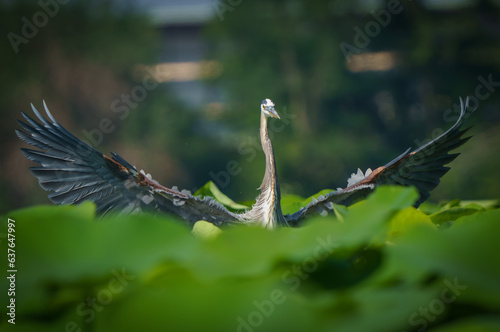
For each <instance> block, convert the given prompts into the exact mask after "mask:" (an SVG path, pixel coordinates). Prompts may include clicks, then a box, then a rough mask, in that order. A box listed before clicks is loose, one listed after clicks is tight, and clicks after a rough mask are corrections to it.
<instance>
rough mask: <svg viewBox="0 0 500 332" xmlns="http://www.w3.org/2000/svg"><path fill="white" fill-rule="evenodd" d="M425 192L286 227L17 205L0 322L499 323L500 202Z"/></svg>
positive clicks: (239, 326) (400, 193)
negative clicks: (7, 311)
mask: <svg viewBox="0 0 500 332" xmlns="http://www.w3.org/2000/svg"><path fill="white" fill-rule="evenodd" d="M207 186H208V187H206V188H209V187H211V188H212V190H211V191H212V192H217V191H216V190H214V188H215V186H214V185H213V184H208V185H207ZM215 189H216V188H215ZM416 198H417V194H416V192H415V190H414V189H412V188H401V187H380V188H378V189H377V190H376V191H375V193H374V194H372V195H371V196H369V198H368V199H367V200H366V201H363V202H360V203H358V204H355V205H353V206H351V207H349V208H344V207H337V211H338V212H339V213H338V214H337V216H338V217H337V218H335V217H326V218H322V217H318V218H314V219H312V220H309V221H308V222H307V223H306V224H305V225H304V226H302V227H300V228H282V229H278V230H276V231H269V230H265V229H261V228H256V227H249V226H234V227H226V228H223V229H218V228H217V227H215V226H213V225H211V224H208V223H206V222H203V221H200V222H198V223H197V224H196V225H195V227H194V230H193V231H192V230H190V229H188V228H187V227H186V226H185V225H184V224H182V223H179V222H176V221H175V220H173V219H171V218H168V217H159V216H150V215H138V216H114V217H108V218H105V219H102V220H96V219H95V217H94V211H95V210H94V206H93V204H91V203H84V204H81V205H79V206H57V207H55V206H35V207H31V208H26V209H21V210H17V211H13V212H11V213H9V214H8V217H9V218H12V219H13V220H15V228H14V229H15V233H14V234H15V236H16V238H15V250H16V264H17V271H18V272H17V274H16V296H15V299H16V314H17V316H16V325H15V326H14V325H10V324H8V323H7V322H6V321H5V316H4V317H3V319H2V321H3V322H2V324H1V327H2V331H10V330H12V331H13V330H16V331H19V330H26V331H31V330H37V331H43V330H47V331H48V330H50V331H52V330H54V329H58V330H63V329H65V328H66V329H67V330H73V329H75V328H76V327H78V328H81V330H82V331H91V330H92V331H114V330H125V331H137V330H146V331H148V330H157V329H158V327H160V328H162V329H168V330H172V331H197V330H199V331H201V330H203V331H207V330H208V331H234V330H237V331H283V330H292V331H332V330H334V331H403V330H406V331H410V330H420V331H423V330H424V329H425V328H432V329H431V331H477V330H480V329H482V331H483V330H484V331H498V330H499V329H500V315H499V312H500V265H499V264H498V257H497V255H498V252H499V250H500V242H499V241H498V239H497V237H498V234H499V233H500V223H499V221H500V210H499V209H498V202H485V203H483V202H474V203H468V202H457V201H455V202H452V204H448V205H443V206H431V205H426V206H424V207H423V209H421V210H420V209H415V208H413V207H412V204H413V203H414V201H415V200H416ZM289 199H290V200H291V201H292V202H288V200H289ZM297 201H298V198H297V197H288V196H285V197H283V203H284V204H283V205H287V204H289V203H291V204H295V203H297ZM226 203H229V202H226ZM305 203H306V200H303V201H302V202H300V203H299V204H300V205H303V204H305ZM231 204H232V203H231ZM424 211H425V212H424ZM1 227H2V228H1V232H2V233H4V234H6V228H7V216H5V217H4V218H3V219H2V225H1ZM191 232H193V233H194V235H193V234H192V233H191ZM6 244H7V241H6V239H5V236H4V238H3V239H2V243H1V250H2V252H6V251H7V245H6ZM0 288H1V289H3V290H5V289H7V288H8V283H7V281H6V278H2V279H1V282H0ZM0 296H1V303H4V304H5V303H7V298H6V297H7V294H6V292H4V291H2V292H1V295H0Z"/></svg>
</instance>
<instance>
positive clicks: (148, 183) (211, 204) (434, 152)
mask: <svg viewBox="0 0 500 332" xmlns="http://www.w3.org/2000/svg"><path fill="white" fill-rule="evenodd" d="M460 103H461V112H460V115H459V117H458V120H457V121H456V123H455V124H454V125H453V126H452V127H451V128H450V129H448V131H446V132H445V133H443V134H442V135H441V136H439V137H437V138H436V139H434V140H432V141H431V142H429V143H427V144H425V145H424V146H422V147H420V148H419V149H417V150H415V151H413V152H409V151H410V149H408V150H407V151H405V152H404V153H403V154H402V155H400V156H399V157H397V158H396V159H394V160H393V161H391V162H390V163H388V164H387V165H385V166H382V167H379V168H377V169H375V170H374V171H373V172H372V171H371V170H370V169H369V170H368V171H367V172H366V173H364V174H363V172H361V171H360V170H358V173H357V174H353V175H352V176H351V178H350V179H349V180H348V186H347V188H345V189H340V188H339V189H338V190H337V191H333V192H330V193H328V194H326V195H324V196H320V197H318V198H317V199H313V202H311V203H310V204H309V205H308V206H306V207H305V208H302V209H300V210H299V211H297V212H296V213H294V214H291V215H283V213H282V210H281V206H280V200H281V195H280V186H279V182H278V175H277V172H276V162H275V159H274V153H273V148H272V144H271V140H270V139H269V135H268V130H267V118H268V117H273V118H278V119H279V115H278V113H277V112H276V110H275V109H274V103H273V102H272V101H271V100H270V99H264V100H263V101H262V103H261V107H260V109H261V121H260V138H261V144H262V148H263V150H264V153H265V155H266V169H265V174H264V179H263V180H262V184H261V186H260V188H259V189H260V190H261V193H260V195H259V196H258V198H257V201H256V203H255V204H254V206H253V207H252V209H251V210H250V211H247V212H244V213H234V212H231V211H229V210H227V209H226V208H225V207H224V206H223V205H222V204H220V203H219V202H217V201H216V200H214V199H213V198H211V197H204V198H201V197H194V196H193V195H191V193H190V192H189V191H186V190H182V191H179V190H178V189H177V188H176V187H172V188H171V189H170V188H167V187H164V186H162V185H160V184H159V183H158V182H156V181H155V180H153V179H152V178H151V176H150V175H149V174H146V173H145V172H144V171H142V170H141V171H137V169H136V168H135V167H134V166H132V165H130V164H129V163H128V162H127V161H125V160H124V159H123V158H122V157H120V156H119V155H118V154H116V153H111V157H108V156H106V155H104V154H102V153H100V152H99V151H97V150H96V149H94V148H93V147H91V146H90V145H88V144H86V143H84V142H83V141H81V140H79V139H78V138H76V137H75V136H74V135H72V134H71V133H70V132H68V131H67V130H66V129H65V128H64V127H62V126H61V125H60V124H59V123H57V121H56V120H55V119H54V117H53V116H52V114H51V113H50V112H49V110H48V109H47V106H46V104H45V102H44V103H43V106H44V109H45V112H46V113H47V116H48V117H49V119H50V120H51V121H52V122H50V121H48V120H47V119H45V118H44V117H43V116H42V115H41V114H40V113H39V112H38V111H37V110H36V108H35V107H34V106H33V105H31V107H32V109H33V112H34V113H35V115H36V116H37V117H38V119H39V120H40V121H41V123H42V124H40V123H38V122H36V121H35V120H33V119H32V118H30V117H29V116H27V115H26V114H24V113H22V115H23V117H24V118H25V119H26V121H27V122H28V124H27V123H24V122H22V121H19V123H20V125H21V126H22V127H23V128H24V129H25V130H26V131H27V132H28V133H25V132H22V131H19V130H16V134H17V135H18V136H19V138H21V139H22V140H23V141H25V142H26V143H28V144H30V145H33V146H35V147H37V148H40V149H42V151H40V150H31V149H25V148H23V149H21V150H22V152H23V154H24V155H25V156H26V158H28V159H30V160H32V161H35V162H38V163H39V164H41V166H40V167H31V168H30V170H31V172H32V173H33V174H34V175H35V176H36V177H37V178H38V180H39V183H40V186H41V187H42V188H43V189H45V190H48V191H53V193H51V194H49V198H50V200H51V201H52V202H54V203H56V204H77V203H80V202H82V201H85V200H90V201H93V202H94V203H95V204H96V206H97V213H98V214H101V215H104V214H106V213H107V212H109V211H118V212H121V213H133V212H137V211H144V210H154V211H160V212H165V213H170V214H175V215H177V216H179V217H181V218H182V219H184V220H185V221H187V222H188V223H190V224H193V223H194V222H196V221H198V220H206V221H209V222H211V223H213V224H215V225H221V224H225V223H233V222H236V223H257V224H260V225H262V226H264V227H267V228H275V227H277V226H280V225H283V226H284V225H298V224H299V223H300V222H301V221H302V220H303V219H304V218H306V217H308V216H310V215H313V214H316V213H320V214H325V213H328V212H330V211H332V209H333V204H334V203H335V204H343V205H349V204H351V203H353V202H354V201H357V200H359V199H362V198H364V197H366V196H367V195H368V194H369V193H370V192H371V191H372V190H373V189H374V188H375V187H376V186H378V185H381V184H399V185H404V186H410V185H413V186H415V187H416V188H417V190H418V191H419V193H420V199H419V201H418V202H417V205H418V204H420V203H421V202H422V201H424V200H425V199H427V198H428V197H429V191H431V190H432V189H434V188H435V187H436V186H437V185H438V184H439V179H440V178H441V177H442V176H443V175H444V174H445V173H446V172H447V171H448V170H449V168H448V167H444V165H445V164H447V163H449V162H451V161H452V160H454V159H455V158H456V157H457V156H458V155H459V154H458V153H455V154H449V151H451V150H453V149H455V148H457V147H458V146H460V145H462V144H463V143H465V142H466V141H467V140H468V139H469V138H470V137H467V138H461V137H462V135H463V134H464V133H465V132H466V131H467V130H468V129H465V130H462V129H461V128H462V126H463V124H464V122H465V119H466V118H468V117H469V115H470V114H472V112H473V111H474V110H472V111H468V110H469V107H468V100H467V101H466V103H465V105H464V103H463V102H462V100H460Z"/></svg>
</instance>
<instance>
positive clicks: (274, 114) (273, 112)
mask: <svg viewBox="0 0 500 332" xmlns="http://www.w3.org/2000/svg"><path fill="white" fill-rule="evenodd" d="M267 111H268V112H269V114H271V116H272V117H273V118H276V119H281V118H280V115H279V114H278V112H276V110H275V109H274V107H269V108H268V109H267Z"/></svg>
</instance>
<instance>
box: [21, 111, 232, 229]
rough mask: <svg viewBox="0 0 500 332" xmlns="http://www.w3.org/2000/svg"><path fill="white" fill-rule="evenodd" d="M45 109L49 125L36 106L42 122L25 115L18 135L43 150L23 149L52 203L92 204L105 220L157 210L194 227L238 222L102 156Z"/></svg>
mask: <svg viewBox="0 0 500 332" xmlns="http://www.w3.org/2000/svg"><path fill="white" fill-rule="evenodd" d="M43 106H44V109H45V113H46V114H47V116H48V118H49V119H50V121H49V120H47V119H46V118H45V117H44V116H42V115H41V114H40V112H38V110H37V109H36V108H35V107H34V106H33V105H31V107H32V110H33V113H34V114H35V116H36V117H37V118H38V120H39V121H40V122H37V121H35V120H34V119H32V118H31V117H29V116H28V115H26V114H25V113H22V116H23V118H24V120H25V121H26V122H23V121H18V122H19V124H20V125H21V127H22V128H23V129H24V130H25V131H26V132H24V131H20V130H16V134H17V136H18V137H19V138H20V139H21V140H23V141H24V142H26V143H27V144H29V145H31V146H34V147H36V148H39V149H41V150H33V149H26V148H22V149H21V150H22V152H23V154H24V156H25V157H26V158H28V159H29V160H32V161H35V162H37V163H39V164H40V165H41V166H38V167H31V168H30V171H31V172H32V173H33V175H34V176H35V177H37V178H38V181H39V183H40V186H41V187H42V188H43V189H44V190H47V191H51V193H50V194H49V196H48V197H49V199H50V200H51V201H52V202H53V203H56V204H78V203H80V202H82V201H87V200H89V201H93V202H94V203H95V204H96V206H97V212H98V213H99V214H101V215H104V214H106V213H108V212H112V211H114V212H119V213H135V212H138V211H147V210H156V211H161V212H165V213H169V214H174V215H177V216H179V217H181V218H182V219H184V220H185V221H187V222H188V223H191V224H192V223H194V222H196V221H198V220H201V219H204V220H207V221H210V222H213V223H215V224H223V223H226V222H237V221H238V220H239V216H238V215H237V214H234V213H232V212H230V211H228V210H227V209H226V208H225V207H224V206H223V205H221V204H220V203H219V202H217V201H215V200H213V199H211V198H199V197H194V196H192V195H191V193H190V192H188V191H181V192H180V191H178V189H177V188H175V189H174V188H172V189H169V188H166V187H163V186H161V185H160V184H158V182H156V181H155V180H153V179H152V178H151V177H150V176H146V175H145V173H144V172H142V171H141V172H138V171H137V170H136V168H135V167H134V166H132V165H131V164H130V163H128V162H127V161H126V160H125V159H123V158H122V157H121V156H119V155H118V154H116V153H114V152H113V153H112V154H111V157H108V156H106V155H103V154H102V153H100V152H99V151H97V150H96V149H94V148H93V147H92V146H90V145H88V144H87V143H85V142H83V141H81V140H80V139H78V138H77V137H76V136H74V135H73V134H71V133H70V132H69V131H67V130H66V129H65V128H64V127H63V126H61V125H60V124H59V123H58V122H57V121H56V120H55V119H54V117H53V116H52V114H51V113H50V111H49V110H48V108H47V106H46V104H45V102H44V103H43Z"/></svg>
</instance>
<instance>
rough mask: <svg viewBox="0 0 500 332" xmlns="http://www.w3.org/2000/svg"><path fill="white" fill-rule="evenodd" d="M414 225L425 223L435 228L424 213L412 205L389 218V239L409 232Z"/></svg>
mask: <svg viewBox="0 0 500 332" xmlns="http://www.w3.org/2000/svg"><path fill="white" fill-rule="evenodd" d="M416 225H425V226H428V227H430V228H433V229H437V228H436V226H435V225H434V224H433V223H432V221H431V219H430V218H429V217H428V216H427V215H426V214H424V213H423V212H421V211H419V210H417V209H415V208H414V207H408V208H406V209H403V210H400V211H399V212H398V213H397V214H396V215H395V216H394V217H393V218H392V219H391V224H390V228H389V233H388V235H389V239H390V240H392V239H393V238H394V237H397V236H399V235H400V234H404V233H406V232H411V230H412V229H413V227H415V226H416Z"/></svg>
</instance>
